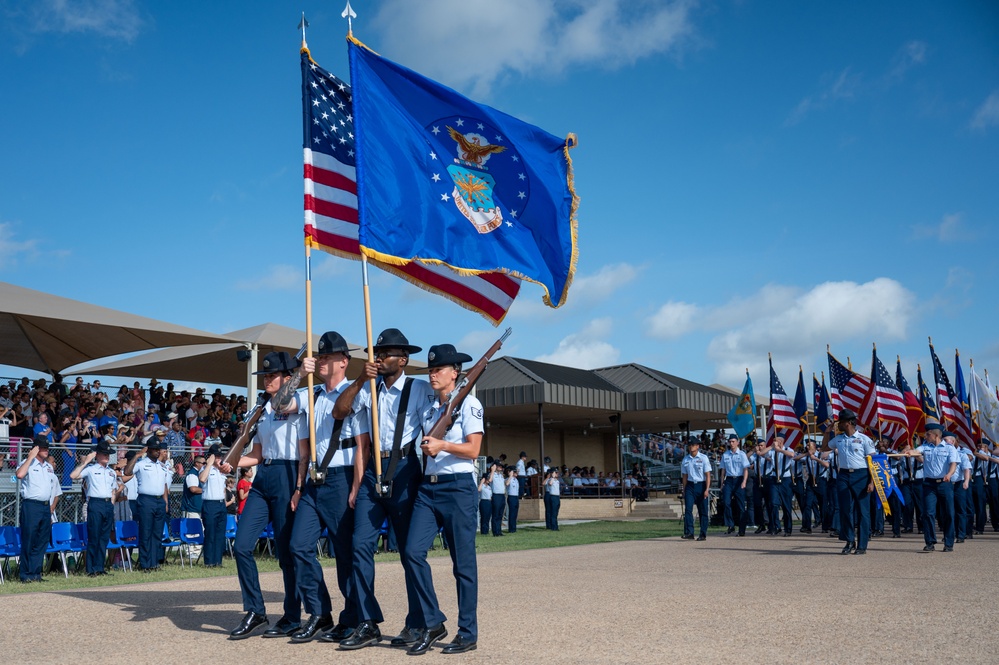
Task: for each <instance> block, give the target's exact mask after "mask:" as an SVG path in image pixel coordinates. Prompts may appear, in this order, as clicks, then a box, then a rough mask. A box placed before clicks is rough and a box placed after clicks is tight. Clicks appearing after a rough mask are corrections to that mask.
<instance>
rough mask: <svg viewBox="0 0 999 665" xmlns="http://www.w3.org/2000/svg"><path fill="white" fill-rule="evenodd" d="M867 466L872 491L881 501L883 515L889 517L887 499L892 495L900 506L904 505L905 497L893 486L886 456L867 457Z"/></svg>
mask: <svg viewBox="0 0 999 665" xmlns="http://www.w3.org/2000/svg"><path fill="white" fill-rule="evenodd" d="M867 466H868V468H869V469H870V470H871V477H872V478H873V479H874V490H875V491H876V492H877V493H878V499H880V500H881V507H882V508H884V511H885V515H891V510H889V509H888V497H890V496H891V495H892V494H894V495H895V496H897V497H898V501H899V503H901V504H902V505H905V497H903V496H902V489H901V488H900V487H899V486H898V485H897V484H895V478H894V477H892V473H891V463H890V462H889V460H888V456H887V455H883V454H878V455H869V456H868V457H867Z"/></svg>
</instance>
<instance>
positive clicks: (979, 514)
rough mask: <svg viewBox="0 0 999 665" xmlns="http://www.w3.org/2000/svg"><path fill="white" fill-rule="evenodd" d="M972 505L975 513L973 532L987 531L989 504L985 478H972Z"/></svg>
mask: <svg viewBox="0 0 999 665" xmlns="http://www.w3.org/2000/svg"><path fill="white" fill-rule="evenodd" d="M971 505H972V508H973V512H974V527H975V528H974V529H972V530H973V531H985V507H986V506H987V505H988V502H987V500H986V497H985V478H983V477H981V476H972V477H971Z"/></svg>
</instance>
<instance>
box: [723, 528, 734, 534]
mask: <svg viewBox="0 0 999 665" xmlns="http://www.w3.org/2000/svg"><path fill="white" fill-rule="evenodd" d="M733 533H735V527H734V526H730V527H729V528H728V531H726V532H725V534H726V535H732V534H733Z"/></svg>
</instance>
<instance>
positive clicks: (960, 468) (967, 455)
mask: <svg viewBox="0 0 999 665" xmlns="http://www.w3.org/2000/svg"><path fill="white" fill-rule="evenodd" d="M955 450H957V459H958V462H957V469H955V471H954V475H953V476H951V478H950V480H951V482H952V483H963V482H964V472H965V471H971V470H973V469H974V466H975V465H974V464H973V463H972V461H971V460H972V459H973V458H972V455H971V451H970V450H968V449H967V448H955ZM968 488H969V489H970V488H971V484H970V483H969V485H968Z"/></svg>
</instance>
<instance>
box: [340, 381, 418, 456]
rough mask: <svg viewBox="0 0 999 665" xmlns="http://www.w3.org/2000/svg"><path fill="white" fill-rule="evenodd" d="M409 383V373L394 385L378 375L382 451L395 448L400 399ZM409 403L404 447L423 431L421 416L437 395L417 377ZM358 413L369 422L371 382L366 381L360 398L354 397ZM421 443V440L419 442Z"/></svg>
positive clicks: (379, 427) (411, 389)
mask: <svg viewBox="0 0 999 665" xmlns="http://www.w3.org/2000/svg"><path fill="white" fill-rule="evenodd" d="M405 384H406V373H405V372H403V373H402V375H401V376H400V377H399V378H398V379H397V380H396V382H395V383H393V384H392V387H391V388H386V387H385V383H384V382H383V381H382V379H381V377H379V378H378V436H379V438H380V439H381V441H379V450H381V451H382V452H386V453H387V452H389V451H391V450H392V442H393V440H394V439H395V421H396V414H397V413H398V410H399V400H400V399H401V398H402V388H403V386H404V385H405ZM409 390H410V392H409V403H408V404H407V406H406V418H405V420H404V421H403V430H402V440H401V442H400V444H399V445H400V446H405V445H406V444H407V443H409V442H410V441H413V440H414V439H416V438H417V437H418V436H419V435H420V433H421V431H422V430H421V429H420V428H421V425H422V423H421V422H420V416H421V414H422V413H423V410H424V409H425V408H426V407H427V405H428V404H430V403H432V402H433V401H434V400H435V399H437V396H436V395H435V394H434V390H433V388H431V387H430V384H429V383H427V382H426V381H425V380H423V379H413V386H412V388H410V389H409ZM354 406H355V408H354V412H355V413H360V417H361V418H364V420H365V422H370V421H371V384H370V383H365V384H364V385H363V386H362V387H361V390H360V392H358V393H357V397H355V398H354ZM417 445H419V442H417Z"/></svg>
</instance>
